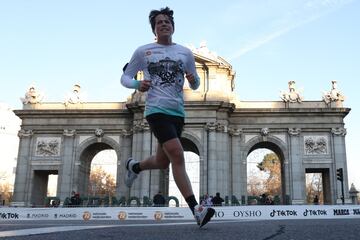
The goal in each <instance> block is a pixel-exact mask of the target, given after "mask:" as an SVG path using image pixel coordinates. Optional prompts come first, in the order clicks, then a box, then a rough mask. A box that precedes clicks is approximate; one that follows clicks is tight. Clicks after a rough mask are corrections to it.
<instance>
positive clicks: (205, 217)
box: [194, 205, 215, 227]
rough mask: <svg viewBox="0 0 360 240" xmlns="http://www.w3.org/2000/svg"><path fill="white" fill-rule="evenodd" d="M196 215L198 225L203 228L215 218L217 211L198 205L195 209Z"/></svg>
mask: <svg viewBox="0 0 360 240" xmlns="http://www.w3.org/2000/svg"><path fill="white" fill-rule="evenodd" d="M194 213H195V214H194V215H195V220H196V222H197V224H198V225H199V226H200V227H202V226H204V225H205V224H207V223H208V222H209V221H210V219H211V218H212V217H213V216H214V214H215V210H214V209H213V208H210V207H204V206H202V205H196V206H195V208H194Z"/></svg>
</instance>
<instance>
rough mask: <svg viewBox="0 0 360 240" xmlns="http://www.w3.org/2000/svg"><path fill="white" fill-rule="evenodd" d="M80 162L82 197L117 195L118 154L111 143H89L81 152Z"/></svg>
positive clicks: (79, 173)
mask: <svg viewBox="0 0 360 240" xmlns="http://www.w3.org/2000/svg"><path fill="white" fill-rule="evenodd" d="M80 163H81V164H80V166H79V172H78V175H79V177H78V192H79V193H80V196H81V197H88V198H104V197H109V199H110V198H111V197H112V196H115V191H116V170H117V154H116V151H115V150H114V149H113V148H112V147H111V146H110V145H109V144H107V143H103V142H96V143H93V144H91V145H89V146H88V147H86V149H85V150H84V151H83V152H82V153H81V156H80ZM88 204H91V203H88Z"/></svg>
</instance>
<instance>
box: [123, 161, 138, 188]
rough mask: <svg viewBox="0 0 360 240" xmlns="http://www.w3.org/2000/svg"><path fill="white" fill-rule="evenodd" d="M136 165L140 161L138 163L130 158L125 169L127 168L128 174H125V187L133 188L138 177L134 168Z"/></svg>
mask: <svg viewBox="0 0 360 240" xmlns="http://www.w3.org/2000/svg"><path fill="white" fill-rule="evenodd" d="M135 163H138V161H136V160H135V159H133V158H129V159H128V160H127V161H126V163H125V167H126V174H125V185H126V186H127V187H128V188H131V186H132V184H133V182H134V180H135V179H136V178H137V177H138V174H136V173H135V172H134V171H133V170H132V168H133V166H134V164H135Z"/></svg>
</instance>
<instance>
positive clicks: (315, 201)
mask: <svg viewBox="0 0 360 240" xmlns="http://www.w3.org/2000/svg"><path fill="white" fill-rule="evenodd" d="M314 204H315V205H318V204H319V197H318V195H315V197H314Z"/></svg>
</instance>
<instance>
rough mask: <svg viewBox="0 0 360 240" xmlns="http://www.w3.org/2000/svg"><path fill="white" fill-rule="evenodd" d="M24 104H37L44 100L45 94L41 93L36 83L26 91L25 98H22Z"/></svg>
mask: <svg viewBox="0 0 360 240" xmlns="http://www.w3.org/2000/svg"><path fill="white" fill-rule="evenodd" d="M20 100H21V101H22V103H23V104H37V103H41V101H42V100H43V95H42V94H41V93H39V92H38V91H37V90H36V88H35V86H34V85H31V86H30V87H29V89H28V91H27V92H26V93H25V97H24V98H20Z"/></svg>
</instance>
